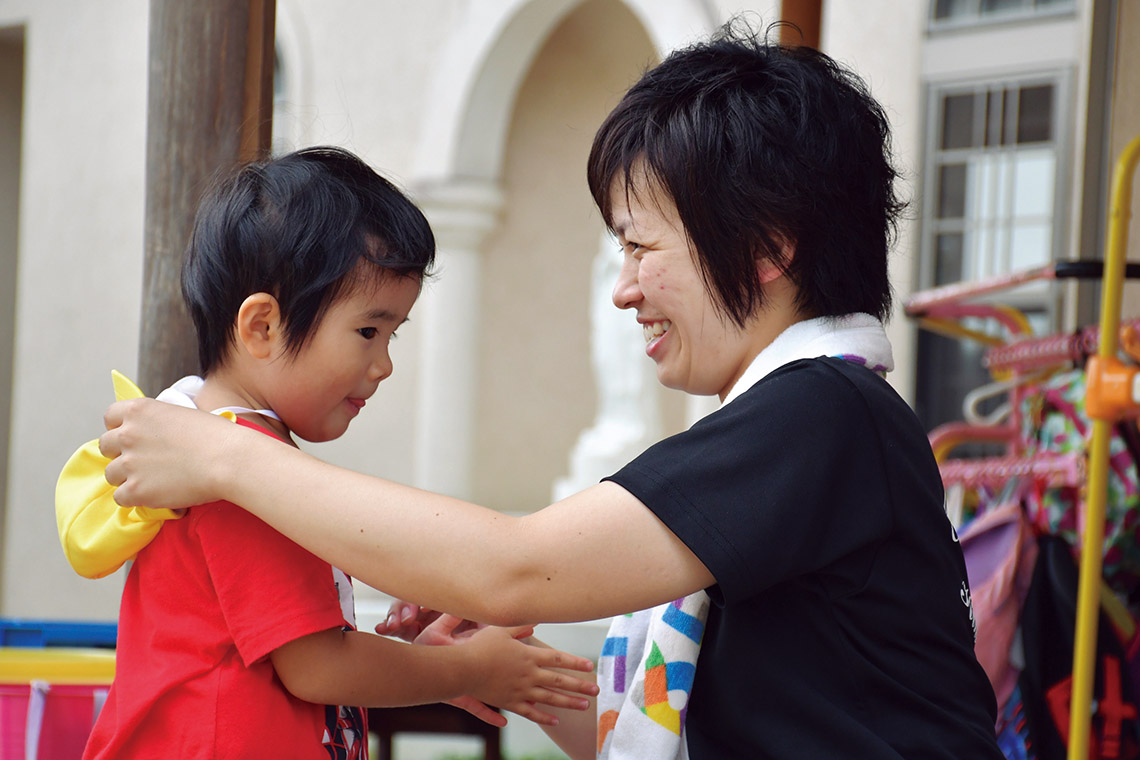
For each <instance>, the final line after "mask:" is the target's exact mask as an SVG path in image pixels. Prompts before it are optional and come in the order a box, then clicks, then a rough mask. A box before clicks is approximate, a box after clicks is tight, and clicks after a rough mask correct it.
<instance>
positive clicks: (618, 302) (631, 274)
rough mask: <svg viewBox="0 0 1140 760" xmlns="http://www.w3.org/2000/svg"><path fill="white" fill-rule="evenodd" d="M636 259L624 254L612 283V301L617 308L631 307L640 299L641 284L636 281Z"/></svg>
mask: <svg viewBox="0 0 1140 760" xmlns="http://www.w3.org/2000/svg"><path fill="white" fill-rule="evenodd" d="M637 267H638V261H637V259H635V258H634V257H632V256H626V257H625V259H624V261H622V265H621V271H620V272H618V277H617V282H615V283H614V292H613V301H614V306H616V307H618V308H619V309H631V308H633V307H634V306H637V304H638V302H639V301H640V300H641V286H640V285H639V284H638V282H637Z"/></svg>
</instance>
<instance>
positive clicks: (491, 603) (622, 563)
mask: <svg viewBox="0 0 1140 760" xmlns="http://www.w3.org/2000/svg"><path fill="white" fill-rule="evenodd" d="M895 176H896V175H895V172H894V170H893V169H892V167H891V165H890V160H889V132H888V125H887V120H886V117H885V115H884V114H883V111H882V109H881V108H880V106H879V105H878V104H877V103H876V102H875V101H874V100H873V99H872V98H871V97H870V95H869V94H868V93H867V91H866V89H865V87H864V85H863V84H862V83H861V82H860V80H859V79H858V78H857V77H855V76H854V75H853V74H851V73H849V72H847V71H845V70H844V69H842V68H841V67H839V66H838V65H837V64H836V63H835V62H834V61H832V60H831V59H829V58H828V57H826V56H825V55H823V54H821V53H819V52H816V51H813V50H810V49H806V48H798V49H786V48H781V47H779V46H777V45H772V44H768V43H766V42H765V41H762V40H757V39H755V38H754V37H753V36H751V35H750V34H748V33H747V32H746V31H745V32H743V33H742V32H741V31H739V30H734V29H732V28H726V29H725V30H723V31H722V32H721V33H720V34H718V35H717V36H716V37H714V38H713V39H712V40H710V41H708V42H706V43H702V44H698V45H694V46H693V47H691V48H688V49H685V50H681V51H678V52H676V53H674V54H672V55H670V56H669V58H668V59H667V60H665V61H664V62H663V63H661V64H660V65H658V66H657V67H655V68H653V69H651V70H650V71H648V72H647V73H646V74H645V75H644V76H643V77H642V79H641V80H640V81H639V82H638V83H637V84H636V85H634V87H633V88H632V89H631V90H630V91H629V92H628V93H627V94H626V95H625V97H624V98H623V100H622V101H621V103H620V104H619V105H618V106H617V107H616V108H615V109H614V111H613V113H611V114H610V115H609V117H607V119H606V121H605V123H604V124H603V125H602V127H601V129H600V130H599V132H598V135H597V137H596V138H595V142H594V146H593V149H592V151H591V154H590V159H589V182H590V188H591V191H592V192H593V195H594V198H595V201H596V202H597V204H598V207H599V209H600V210H601V212H602V214H603V216H604V218H605V220H606V223H607V224H608V225H609V226H610V228H611V229H612V230H613V231H614V232H615V233H616V235H617V237H618V240H619V242H620V243H621V245H622V249H623V257H624V258H623V267H622V270H621V274H620V276H619V278H618V281H617V283H616V285H615V287H614V293H613V300H614V304H615V305H616V306H617V307H618V308H621V309H627V310H630V311H631V312H634V313H636V318H637V320H638V322H640V323H641V324H642V325H643V329H644V331H645V336H646V341H647V343H646V354H647V355H648V356H649V357H650V358H652V359H653V360H654V362H656V366H657V376H658V379H659V380H660V382H661V383H662V384H664V385H666V386H668V387H671V388H679V389H682V390H684V391H687V392H689V393H696V394H705V395H708V394H716V395H718V396H719V397H720V398H721V400H722V402H723V405H722V407H721V408H720V410H718V411H717V412H714V413H713V414H710V415H709V416H707V417H706V418H705V419H703V420H702V421H701V422H699V423H697V424H696V425H694V426H693V427H692V428H691V429H690V430H688V431H685V432H683V433H680V434H679V435H676V436H673V437H672V438H669V439H667V440H665V441H663V442H661V443H659V444H657V445H655V446H653V447H651V448H650V449H649V450H648V451H646V452H645V453H644V454H642V455H641V456H640V457H638V458H637V459H635V460H634V461H633V462H632V463H630V464H629V465H628V466H626V467H625V468H623V469H622V470H621V471H619V472H618V473H616V474H615V475H613V476H612V477H609V478H607V479H605V480H604V481H603V482H602V483H600V484H598V485H596V486H593V487H592V488H589V489H587V490H585V491H583V492H581V493H579V494H577V495H574V496H571V497H569V498H567V499H564V500H562V501H560V502H558V503H556V504H553V505H551V506H549V507H547V508H545V509H542V510H539V511H537V512H535V513H534V514H531V515H528V516H524V517H518V518H514V517H508V516H505V515H502V514H500V513H498V512H494V511H491V510H487V509H484V508H482V507H478V506H475V505H472V504H467V503H464V502H461V501H458V500H455V499H451V498H448V497H444V496H440V495H436V494H431V493H426V492H423V491H419V490H416V489H413V488H409V487H406V486H401V485H398V484H395V483H390V482H385V481H381V480H378V479H375V478H371V477H367V476H363V475H359V474H356V473H352V472H348V471H345V470H341V469H338V468H336V467H333V466H330V465H327V464H323V463H321V462H319V461H317V460H315V459H312V458H310V457H308V456H306V455H304V454H302V453H300V452H298V451H294V450H287V449H286V447H281V446H276V445H274V444H273V443H272V442H270V441H268V439H266V440H261V439H259V438H257V437H255V436H250V435H247V434H245V432H244V431H242V430H241V429H239V428H237V427H236V426H232V425H227V424H225V423H222V422H219V421H218V420H216V419H212V418H210V417H209V416H207V415H195V414H193V413H187V412H186V411H185V410H178V409H172V408H167V407H166V406H164V405H161V404H156V403H154V402H148V401H131V402H124V403H122V404H117V405H115V406H113V407H112V408H111V409H110V410H108V413H107V419H106V422H107V426H108V428H109V432H108V433H107V434H105V435H104V437H103V439H102V441H101V447H102V449H103V451H104V453H105V454H107V455H109V456H114V455H118V458H117V459H115V461H113V462H112V463H111V464H110V465H109V466H108V467H107V479H108V480H109V481H110V482H111V483H112V484H115V485H118V486H119V488H118V491H117V493H116V499H117V500H118V501H119V502H120V503H121V504H146V505H149V506H155V507H158V506H184V505H187V504H194V503H199V502H204V501H210V500H215V499H227V500H230V501H232V502H235V503H237V504H241V505H242V506H243V507H245V508H246V509H248V510H249V511H251V512H253V513H254V514H256V515H257V516H258V517H260V518H262V519H264V520H265V521H266V522H268V523H270V524H271V525H273V526H274V527H275V528H277V529H278V530H280V531H281V532H283V533H284V534H286V535H287V536H289V537H291V538H293V539H294V540H296V541H297V542H298V543H300V544H301V545H303V546H304V547H306V548H308V549H309V550H311V551H313V552H314V553H315V554H317V555H319V556H321V557H323V558H325V559H327V560H329V561H331V562H333V563H334V564H336V565H337V566H338V567H341V568H343V569H344V570H345V571H346V572H348V573H350V574H352V575H354V576H356V577H358V578H360V579H362V580H363V581H365V582H367V583H369V584H370V585H373V586H375V587H377V588H379V589H381V590H383V591H385V592H388V593H390V594H392V595H394V596H397V597H399V598H404V599H411V600H415V601H416V602H418V603H420V604H423V605H426V606H429V607H431V608H434V609H440V610H448V611H449V612H452V613H456V614H458V615H461V616H463V617H467V618H471V619H473V620H479V621H483V622H490V623H496V624H517V623H523V622H536V621H543V622H559V621H573V620H583V619H590V618H597V617H601V616H606V615H617V614H619V613H627V612H630V611H632V610H645V609H647V608H653V607H654V606H655V605H660V606H659V607H657V608H656V610H655V611H653V612H650V613H646V614H645V616H644V618H643V619H639V620H638V622H635V623H634V624H633V625H634V626H635V628H634V629H632V630H631V629H628V628H627V629H625V630H617V631H615V632H613V633H612V634H611V639H610V641H612V642H614V645H613V646H612V647H611V645H610V643H609V642H607V650H606V651H605V652H603V657H602V663H601V669H600V674H601V684H602V685H603V687H607V688H610V689H612V692H613V693H611V694H610V695H609V696H608V698H609V700H610V702H611V703H612V704H614V705H616V707H615V709H614V710H613V711H612V713H613V714H612V715H611V714H610V713H611V711H609V710H607V711H605V712H603V713H602V714H601V715H600V716H599V732H600V735H599V740H600V744H601V750H602V751H605V752H609V751H610V750H611V749H612V747H611V746H610V745H611V743H613V742H617V741H618V740H619V739H621V738H622V736H631V737H636V741H633V742H631V743H629V744H626V745H625V746H626V749H627V750H629V751H632V752H633V753H634V754H637V753H638V752H639V750H638V747H642V748H643V749H641V750H640V753H641V756H642V757H647V758H650V757H652V758H657V757H662V756H665V755H663V754H659V753H660V752H663V751H664V750H657V749H650V747H651V746H653V745H651V744H649V743H642V742H643V741H644V742H648V741H650V740H649V739H645V738H644V737H645V736H648V735H649V734H650V733H652V731H653V728H654V727H653V726H651V725H647V724H644V722H643V723H641V724H639V723H638V722H637V715H638V714H640V715H642V716H643V717H646V716H648V717H649V718H650V719H651V722H653V723H655V724H656V725H657V726H659V727H661V730H662V731H668V732H670V733H672V734H674V735H676V736H678V737H680V735H681V732H682V727H683V731H684V737H685V738H684V739H682V740H681V743H680V746H679V747H678V748H677V750H678V752H679V753H681V754H683V753H684V751H685V744H686V743H687V749H688V753H689V756H691V757H693V758H725V757H748V758H754V757H773V758H783V757H788V758H791V757H794V758H804V757H809V758H876V759H878V758H889V757H924V758H964V757H970V758H989V757H993V758H999V757H1001V754H1000V752H999V751H998V750H997V747H996V744H995V743H994V739H993V721H994V701H993V694H992V692H991V690H990V687H989V684H988V682H987V680H986V677H985V675H984V673H983V672H982V670H981V668H980V667H979V666H978V664H977V662H976V660H975V658H974V655H973V638H972V623H973V615H972V611H971V608H970V605H969V586H968V584H967V580H966V570H965V565H964V562H963V560H962V556H961V552H960V550H959V547H958V545H957V538H956V536H955V535H954V532H953V529H952V528H951V526H950V523H949V522H948V521H947V519H946V517H945V515H944V513H943V510H942V490H941V482H940V479H939V475H938V470H937V467H936V466H935V463H934V460H933V457H932V455H931V452H930V448H929V445H928V444H927V441H926V437H925V434H924V432H923V430H922V428H921V426H920V425H919V423H918V421H917V420H916V419H915V417H914V415H913V413H912V412H911V410H910V409H909V407H907V405H906V404H905V403H904V402H903V401H902V400H901V399H900V398H899V397H898V396H897V395H896V394H895V393H894V392H893V391H892V390H891V388H890V386H889V385H888V384H887V383H886V382H885V380H884V379H883V378H882V377H881V374H880V373H883V372H885V371H886V370H888V369H889V368H890V366H891V358H890V346H889V344H888V343H887V340H886V336H885V333H884V332H883V329H882V325H881V322H880V320H881V319H882V318H883V317H885V315H886V314H887V312H888V308H889V304H890V286H889V283H888V280H887V249H888V243H889V239H890V235H891V233H892V231H893V226H894V221H895V218H896V216H897V214H898V213H899V211H900V209H901V207H902V204H901V203H900V202H899V201H898V199H897V197H896V196H895V194H894V191H893V181H894V179H895ZM705 590H707V593H708V598H709V599H711V604H709V603H708V602H707V601H705V597H703V596H702V594H701V592H703V591H705ZM670 603H673V604H670ZM671 610H676V612H672V611H671ZM706 614H707V618H706V619H703V620H702V616H704V615H706ZM623 620H626V619H625V618H619V619H618V624H619V625H620V624H621V621H623ZM679 621H680V622H679ZM702 625H703V626H704V628H703V637H702V636H701V630H702V629H701V626H702ZM670 631H680V632H681V634H683V635H681V636H675V637H674V638H679V639H682V641H680V645H679V648H677V649H674V648H673V646H674V644H676V642H672V643H670V641H669V640H668V639H669V635H671V634H670V633H669V632H670ZM658 633H661V647H662V648H663V650H664V651H660V650H659V649H658V647H657V644H658V638H657V636H658ZM686 636H687V637H688V640H689V641H692V642H693V644H692V645H690V648H689V649H688V650H687V651H685V650H684V648H683V645H684V644H685V642H684V640H683V639H685V637H686ZM638 643H644V646H645V649H646V657H645V659H644V663H645V665H644V667H643V666H639V665H637V663H638V662H639V661H640V658H639V657H638V655H636V654H635V653H633V652H631V651H629V650H627V649H622V647H623V646H626V645H630V646H633V645H636V644H638ZM698 643H699V645H700V649H699V654H698V653H697V652H696V650H695V649H694V648H693V647H695V645H697V644H698ZM672 651H677V652H678V654H677V658H676V660H671V659H670V657H671V655H670V654H669V652H672ZM655 652H656V654H654V653H655ZM623 658H624V659H623ZM655 658H656V659H655ZM674 662H676V663H681V664H682V665H683V667H676V668H674V669H673V673H674V674H679V676H678V679H679V682H678V683H677V684H674V683H673V682H672V681H670V682H669V683H668V687H669V688H672V687H673V686H674V685H677V686H678V687H679V688H680V690H681V691H685V690H687V689H686V688H685V687H687V686H689V685H691V694H692V700H691V701H690V702H689V703H688V705H687V714H686V710H685V709H678V708H680V707H681V706H680V705H676V704H674V705H671V706H663V704H662V702H661V700H660V699H659V697H660V694H661V693H662V692H661V691H660V690H659V689H658V686H659V684H656V682H652V683H651V681H650V680H649V679H651V677H653V676H652V674H651V673H649V672H648V670H649V669H652V667H653V666H661V665H665V666H669V665H671V664H673V663H674ZM627 664H628V665H629V668H630V669H633V668H634V667H637V669H638V673H636V674H634V676H633V677H632V678H627V677H626V676H627V675H629V674H627V673H624V670H625V668H626V666H627ZM694 665H695V673H694V672H693V671H692V667H693V666H694ZM619 671H621V672H620V674H619ZM665 671H668V667H666V668H665ZM619 675H620V677H619ZM610 676H613V678H614V682H613V683H609V681H610ZM639 677H640V678H641V679H642V680H641V681H638V678H639ZM690 678H691V679H692V680H691V682H690V681H689V680H688V679H690ZM639 683H640V684H641V686H640V688H639V687H638V684H639ZM653 695H657V696H656V697H654V696H653ZM655 700H656V701H655ZM600 704H601V705H602V707H603V708H604V707H605V706H606V700H602V701H601V702H600ZM670 710H672V713H675V714H672V713H670ZM623 724H628V725H629V728H628V729H621V728H620V726H621V725H623ZM615 726H618V727H617V728H615ZM685 740H687V742H686V741H685ZM630 745H632V747H630ZM567 748H568V750H569V751H570V752H571V753H572V754H574V755H575V756H587V755H588V754H591V753H592V750H593V749H594V748H593V747H585V746H584V745H583V744H581V743H575V744H571V745H567ZM615 754H617V751H616V750H615Z"/></svg>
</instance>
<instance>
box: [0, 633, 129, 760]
mask: <svg viewBox="0 0 1140 760" xmlns="http://www.w3.org/2000/svg"><path fill="white" fill-rule="evenodd" d="M114 667H115V661H114V652H112V651H108V650H95V649H61V648H44V649H19V648H14V647H0V760H25V758H28V759H29V760H80V758H81V757H82V755H83V747H84V746H85V745H86V744H87V737H88V736H89V735H90V733H91V726H92V725H94V723H95V717H96V716H97V715H98V714H99V710H100V709H101V708H102V706H103V702H104V701H105V700H106V698H107V691H108V689H110V683H111V679H112V677H113V676H114Z"/></svg>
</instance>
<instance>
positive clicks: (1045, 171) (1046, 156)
mask: <svg viewBox="0 0 1140 760" xmlns="http://www.w3.org/2000/svg"><path fill="white" fill-rule="evenodd" d="M1056 173H1057V158H1056V156H1054V155H1053V151H1050V150H1040V149H1038V150H1029V151H1019V152H1018V153H1017V157H1016V158H1015V159H1014V167H1013V174H1014V177H1013V193H1014V195H1013V215H1014V216H1015V217H1026V216H1042V217H1048V216H1051V215H1052V213H1053V178H1054V177H1055V176H1056Z"/></svg>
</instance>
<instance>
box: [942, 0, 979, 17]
mask: <svg viewBox="0 0 1140 760" xmlns="http://www.w3.org/2000/svg"><path fill="white" fill-rule="evenodd" d="M970 5H971V3H970V0H935V2H934V18H935V19H938V20H941V19H948V18H962V17H963V16H972V15H974V13H973V11H971V10H970Z"/></svg>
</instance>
